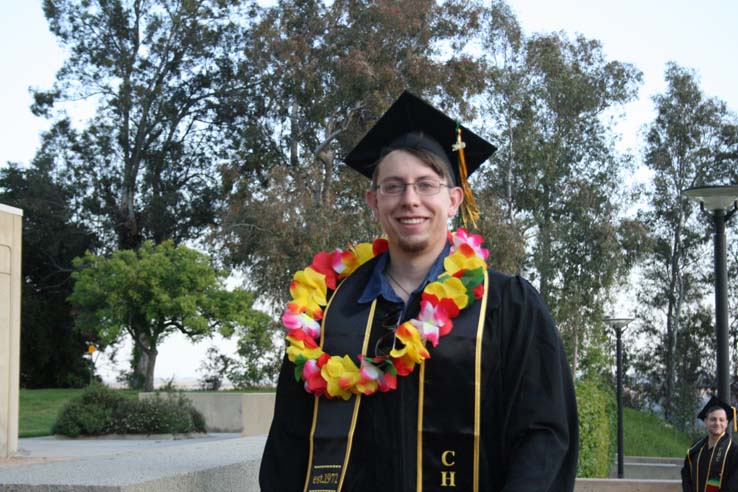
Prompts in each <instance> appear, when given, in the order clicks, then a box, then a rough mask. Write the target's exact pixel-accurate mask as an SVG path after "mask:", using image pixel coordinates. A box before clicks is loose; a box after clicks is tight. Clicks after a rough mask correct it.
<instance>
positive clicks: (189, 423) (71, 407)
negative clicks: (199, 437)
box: [53, 385, 205, 437]
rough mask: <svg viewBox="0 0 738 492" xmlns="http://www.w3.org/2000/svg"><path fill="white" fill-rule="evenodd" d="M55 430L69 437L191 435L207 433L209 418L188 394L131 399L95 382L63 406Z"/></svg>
mask: <svg viewBox="0 0 738 492" xmlns="http://www.w3.org/2000/svg"><path fill="white" fill-rule="evenodd" d="M53 431H54V433H55V434H61V435H65V436H69V437H77V436H80V435H88V436H96V435H100V434H109V433H116V434H187V433H190V432H205V418H204V417H203V416H202V414H201V413H200V412H198V411H197V410H196V409H195V408H194V407H193V406H192V403H191V402H190V401H189V400H188V399H187V398H185V397H184V395H178V396H177V397H171V398H160V397H159V395H158V394H157V396H156V398H150V399H146V400H127V399H125V398H123V397H122V396H120V395H117V394H116V393H115V392H114V391H112V390H110V389H109V388H107V387H105V386H103V385H94V386H91V387H90V388H88V389H87V390H86V391H85V392H84V393H83V394H82V395H80V396H79V397H77V398H75V399H73V400H70V401H69V403H67V404H66V405H65V406H64V407H62V409H61V410H60V411H59V415H58V417H57V420H56V422H55V423H54V428H53Z"/></svg>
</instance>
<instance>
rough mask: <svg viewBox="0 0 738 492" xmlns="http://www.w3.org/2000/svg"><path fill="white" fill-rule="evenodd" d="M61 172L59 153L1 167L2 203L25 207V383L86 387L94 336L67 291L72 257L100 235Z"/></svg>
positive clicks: (22, 375)
mask: <svg viewBox="0 0 738 492" xmlns="http://www.w3.org/2000/svg"><path fill="white" fill-rule="evenodd" d="M56 174H57V170H56V169H55V167H54V164H53V159H52V158H51V157H50V156H42V155H40V156H37V158H36V159H35V160H34V162H33V163H32V164H31V165H30V166H27V167H20V166H16V165H13V164H11V165H9V166H8V167H5V168H3V169H0V203H5V204H8V205H11V206H13V207H17V208H20V209H22V210H23V245H22V246H23V248H22V249H23V255H22V259H21V261H22V264H21V270H22V273H23V289H22V293H21V296H22V297H21V346H20V350H21V357H20V360H21V366H20V385H21V387H23V388H67V387H80V386H84V385H86V384H87V383H88V382H89V380H90V374H89V372H90V367H89V364H87V363H86V362H85V360H84V359H83V357H82V356H83V354H85V352H86V348H87V343H86V342H88V341H94V336H92V335H91V334H89V333H81V332H77V331H75V330H74V319H73V317H72V314H71V306H70V304H69V302H68V301H67V297H68V296H69V294H70V293H71V292H72V280H71V278H70V272H71V270H72V259H73V258H74V257H76V256H79V255H82V254H84V252H85V250H86V249H88V248H91V247H93V246H94V244H95V242H96V241H95V237H94V236H93V234H91V232H90V231H89V230H88V228H87V227H85V226H84V225H81V224H78V223H75V221H74V213H75V200H74V192H75V190H74V189H72V188H71V187H68V186H65V185H64V184H63V183H62V182H61V180H60V179H59V178H58V177H57V176H56Z"/></svg>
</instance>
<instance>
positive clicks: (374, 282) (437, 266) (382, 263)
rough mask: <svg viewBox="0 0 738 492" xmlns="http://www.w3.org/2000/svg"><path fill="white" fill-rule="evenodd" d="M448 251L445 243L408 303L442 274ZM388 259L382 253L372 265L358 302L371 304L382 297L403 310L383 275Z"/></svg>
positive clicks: (385, 254)
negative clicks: (372, 267)
mask: <svg viewBox="0 0 738 492" xmlns="http://www.w3.org/2000/svg"><path fill="white" fill-rule="evenodd" d="M450 251H451V244H450V243H449V242H448V241H447V242H446V246H444V248H443V251H441V254H440V255H438V258H436V261H434V262H433V265H431V267H430V270H428V274H427V275H426V276H425V279H424V280H423V281H422V282H421V283H420V285H419V286H418V287H417V288H416V289H415V290H414V291H413V292H412V294H411V295H410V298H409V299H408V301H409V300H410V299H412V298H414V297H415V296H416V295H417V294H419V293H420V292H422V291H423V289H425V286H426V285H428V283H430V282H432V281H434V280H435V279H436V278H438V276H439V275H441V273H443V260H444V259H445V258H446V257H447V256H448V254H449V252H450ZM389 257H390V256H389V251H386V252H384V253H382V254H381V255H380V256H379V258H377V262H376V263H375V264H374V269H373V270H372V273H371V276H370V277H369V281H368V282H367V283H366V287H365V288H364V291H363V292H362V293H361V296H359V299H358V302H361V303H365V302H371V301H373V300H374V299H376V298H377V297H379V296H382V297H383V298H384V299H385V300H387V301H389V302H392V303H395V304H400V305H403V308H406V307H407V306H405V305H404V304H405V303H404V302H403V300H402V299H401V298H400V296H398V295H397V294H396V293H395V290H394V289H393V288H392V285H390V282H389V279H388V278H387V274H386V273H385V270H386V269H387V263H388V262H389Z"/></svg>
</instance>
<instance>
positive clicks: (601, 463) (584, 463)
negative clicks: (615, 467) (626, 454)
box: [576, 380, 617, 478]
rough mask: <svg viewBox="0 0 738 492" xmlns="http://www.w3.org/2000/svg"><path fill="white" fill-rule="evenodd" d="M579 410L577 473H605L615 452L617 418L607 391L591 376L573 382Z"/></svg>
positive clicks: (611, 394)
mask: <svg viewBox="0 0 738 492" xmlns="http://www.w3.org/2000/svg"><path fill="white" fill-rule="evenodd" d="M576 394H577V408H578V411H579V465H578V469H577V476H578V477H589V478H594V477H606V476H608V473H609V471H610V464H611V463H612V461H613V457H614V455H615V452H616V448H615V446H616V445H617V443H616V439H617V427H616V426H617V421H616V418H617V417H616V407H615V398H614V395H613V393H612V392H611V391H609V390H606V389H604V388H603V386H602V385H600V384H598V383H597V382H594V381H592V380H579V381H577V383H576Z"/></svg>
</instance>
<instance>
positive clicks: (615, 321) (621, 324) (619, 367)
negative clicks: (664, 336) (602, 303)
mask: <svg viewBox="0 0 738 492" xmlns="http://www.w3.org/2000/svg"><path fill="white" fill-rule="evenodd" d="M634 319H635V318H613V317H607V318H604V319H603V320H602V321H604V322H605V324H607V325H608V326H610V327H611V328H612V329H613V330H615V337H616V339H617V352H616V359H615V361H616V366H615V369H616V373H617V374H616V376H615V377H616V378H617V401H618V478H623V340H622V335H623V332H624V331H625V327H626V326H628V324H630V322H631V321H633V320H634Z"/></svg>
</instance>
